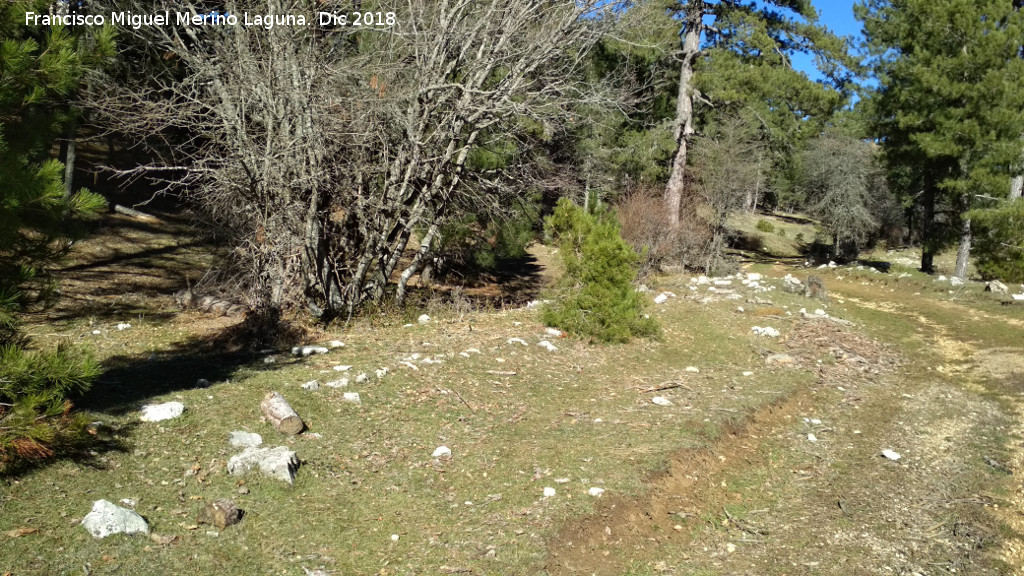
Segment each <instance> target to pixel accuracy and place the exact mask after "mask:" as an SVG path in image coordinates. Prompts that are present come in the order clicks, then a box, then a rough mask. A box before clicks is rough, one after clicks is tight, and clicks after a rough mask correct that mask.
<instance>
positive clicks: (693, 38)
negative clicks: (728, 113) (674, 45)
mask: <svg viewBox="0 0 1024 576" xmlns="http://www.w3.org/2000/svg"><path fill="white" fill-rule="evenodd" d="M703 17H704V2H703V0H694V1H691V2H689V3H688V4H687V13H686V17H685V18H686V21H685V22H684V24H683V27H684V34H683V54H682V64H680V67H679V94H678V96H677V100H676V121H675V142H676V152H675V154H674V155H673V156H672V167H671V171H670V172H669V179H668V185H666V186H665V209H666V210H667V211H668V221H669V226H670V227H671V228H673V229H675V228H678V227H679V209H680V205H681V204H682V201H683V189H684V188H685V186H686V157H687V152H688V145H689V139H690V136H692V135H693V65H694V63H695V62H696V61H697V57H698V56H699V55H700V33H701V31H702V30H703V28H704V23H703Z"/></svg>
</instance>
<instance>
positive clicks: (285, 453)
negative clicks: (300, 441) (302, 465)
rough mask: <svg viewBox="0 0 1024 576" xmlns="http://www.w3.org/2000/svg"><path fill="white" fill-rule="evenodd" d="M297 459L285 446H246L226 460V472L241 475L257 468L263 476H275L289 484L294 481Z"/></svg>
mask: <svg viewBox="0 0 1024 576" xmlns="http://www.w3.org/2000/svg"><path fill="white" fill-rule="evenodd" d="M298 467H299V459H298V457H297V456H296V455H295V452H293V451H291V450H289V449H288V447H287V446H277V447H276V448H257V447H249V448H246V449H245V450H244V451H243V452H242V453H241V454H236V455H234V456H232V457H231V459H230V460H228V473H229V474H232V475H234V476H242V475H244V474H247V473H248V472H250V471H251V470H259V471H260V473H262V474H263V475H264V476H269V477H271V478H276V479H278V480H282V481H284V482H287V483H289V484H292V483H294V482H295V471H296V470H297V469H298Z"/></svg>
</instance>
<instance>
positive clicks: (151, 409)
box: [141, 402, 185, 422]
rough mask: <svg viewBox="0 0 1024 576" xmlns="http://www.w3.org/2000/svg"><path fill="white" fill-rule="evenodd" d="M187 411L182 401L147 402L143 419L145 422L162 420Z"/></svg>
mask: <svg viewBox="0 0 1024 576" xmlns="http://www.w3.org/2000/svg"><path fill="white" fill-rule="evenodd" d="M183 412H185V405H184V404H182V403H181V402H164V403H163V404H146V405H145V406H143V407H142V416H141V419H142V421H143V422H160V421H162V420H170V419H172V418H177V417H178V416H181V415H182V413H183Z"/></svg>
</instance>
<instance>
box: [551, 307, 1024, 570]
mask: <svg viewBox="0 0 1024 576" xmlns="http://www.w3.org/2000/svg"><path fill="white" fill-rule="evenodd" d="M840 295H841V296H842V297H843V298H845V299H846V300H847V301H848V302H852V303H855V304H856V305H858V306H862V307H865V308H870V309H873V310H876V311H879V310H880V311H884V312H886V313H888V314H892V315H896V316H898V317H899V318H900V320H899V321H900V322H905V321H909V322H910V323H911V325H912V326H913V328H914V329H915V330H916V335H915V336H914V337H915V338H917V339H919V340H921V343H922V344H923V346H922V348H923V349H925V350H929V351H930V352H929V355H928V356H922V355H921V354H920V353H914V355H913V356H911V357H903V358H899V359H898V361H899V363H901V365H899V366H897V358H895V356H894V349H893V348H890V347H886V346H882V345H880V344H878V343H877V342H875V341H873V340H871V339H869V338H866V337H864V336H862V335H860V334H859V333H858V332H857V331H855V330H843V329H839V328H835V327H825V326H823V325H814V324H813V323H804V324H802V325H800V326H799V330H798V331H796V332H795V333H794V335H793V336H792V337H791V338H790V342H789V346H790V347H791V348H792V349H793V351H794V355H799V356H802V357H803V358H802V360H804V362H805V363H807V362H810V363H812V365H813V363H816V362H817V361H819V360H821V365H820V366H819V368H818V379H817V383H816V384H815V385H814V386H813V387H811V388H810V389H807V390H800V391H797V392H796V393H794V394H793V395H792V396H790V397H789V398H787V399H786V400H785V401H783V402H781V403H778V404H776V405H772V406H767V407H765V408H763V409H760V410H758V411H757V412H755V413H754V414H752V415H750V416H749V418H748V419H747V421H746V424H745V425H744V426H742V427H738V428H737V429H735V430H731V431H729V433H727V434H724V435H723V436H722V438H721V439H720V440H719V441H717V442H715V443H714V444H712V445H711V446H709V447H708V448H706V449H702V450H696V451H695V450H690V451H684V452H681V453H679V454H677V455H676V456H675V457H674V458H673V459H672V461H671V465H670V467H669V469H668V471H666V472H665V473H664V474H662V475H660V476H658V477H656V478H654V479H652V485H651V490H650V491H649V493H648V494H646V495H645V496H644V497H643V498H640V499H635V500H620V501H616V502H611V503H608V504H607V505H606V506H604V507H603V508H602V509H601V510H600V511H599V512H598V513H597V514H595V515H594V516H593V517H591V518H590V519H588V520H587V521H586V522H583V523H579V524H574V525H570V526H569V527H567V528H566V529H565V530H563V531H562V533H561V534H560V535H559V536H558V538H557V539H556V540H555V541H554V542H553V543H552V550H553V552H552V555H551V561H550V563H549V565H548V570H549V572H550V573H551V574H564V575H582V574H597V575H609V576H613V575H617V574H623V573H626V574H843V575H846V574H908V575H909V574H922V575H924V574H954V573H955V574H964V573H970V574H1008V573H1010V572H1011V570H1014V568H1012V567H1020V566H1024V556H1022V552H1021V551H1022V549H1024V546H1022V545H1021V543H1020V541H1019V540H1017V539H1015V538H1014V537H1012V536H1011V532H1009V531H1008V530H1006V528H1012V529H1013V530H1014V531H1015V532H1017V533H1022V532H1024V525H1022V523H1021V518H1024V516H1022V514H1021V510H1022V508H1021V506H1020V503H1021V502H1022V501H1024V498H1022V496H1024V491H1022V489H1021V488H1020V487H1019V486H1016V487H1015V488H1014V489H1013V490H1008V488H1009V487H1010V486H1011V484H1013V483H1012V482H1011V476H1010V473H1011V472H1010V471H1011V470H1021V465H1022V461H1024V458H1022V457H1021V451H1020V450H1019V449H1016V450H1007V447H1008V446H1009V445H1010V442H1009V441H1008V440H1007V438H1010V437H1016V438H1019V437H1020V435H1021V434H1022V433H1024V429H1022V428H1021V425H1020V424H1019V423H1020V422H1021V417H1022V415H1024V412H1021V410H1020V402H1019V397H1018V396H1017V395H1016V394H1017V393H1011V391H1010V390H1008V389H1005V387H1004V388H1000V387H999V385H997V384H996V382H997V381H998V382H1003V381H1004V380H1007V379H1010V378H1013V377H1015V376H1014V370H1015V368H1014V367H1013V366H1014V365H1013V364H1012V363H1011V364H1008V363H1007V358H1012V357H1016V358H1020V357H1021V356H1020V353H1021V350H1020V349H1004V348H998V347H992V348H988V347H979V346H977V345H972V344H970V343H967V342H966V339H965V338H961V337H959V336H960V335H959V334H957V333H956V332H955V331H954V328H953V327H951V326H947V325H946V324H944V323H942V322H941V321H936V320H934V319H933V318H930V317H929V316H927V315H926V312H925V310H926V309H927V306H928V305H929V304H931V303H932V302H931V301H928V302H922V303H921V308H918V307H917V306H914V305H912V304H908V303H906V302H900V301H891V302H882V303H879V302H876V301H872V300H869V299H867V298H865V297H863V296H865V295H862V294H854V293H850V294H842V293H841V294H840ZM940 306H943V307H945V308H947V309H948V310H949V311H950V312H951V313H952V314H953V315H955V316H959V317H966V318H970V319H971V320H972V321H982V322H984V321H993V320H997V319H998V320H1004V319H1003V318H999V317H992V315H991V314H986V313H983V312H979V311H976V310H973V309H970V308H968V307H966V306H962V305H959V304H956V303H949V302H944V303H942V304H940ZM961 308H962V309H961ZM1014 322H1016V320H1014V319H1005V323H1006V324H1008V325H1011V326H1012V325H1013V323H1014ZM1021 364H1022V365H1024V362H1021ZM986 367H987V368H986ZM1016 374H1017V377H1019V374H1020V372H1017V373H1016ZM1021 389H1024V386H1021ZM994 390H1003V391H1004V393H1002V394H998V393H993V391H994ZM882 450H892V451H894V452H896V453H898V454H899V455H900V459H899V460H898V461H892V460H889V459H887V458H885V457H883V456H882V454H881V453H882ZM1011 492H1012V493H1011ZM1013 573H1014V574H1024V571H1022V570H1021V569H1020V568H1017V569H1016V571H1014V572H1013Z"/></svg>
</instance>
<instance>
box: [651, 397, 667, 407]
mask: <svg viewBox="0 0 1024 576" xmlns="http://www.w3.org/2000/svg"><path fill="white" fill-rule="evenodd" d="M651 402H652V403H653V404H657V405H658V406H672V401H671V400H669V399H668V398H665V397H664V396H655V397H654V398H651Z"/></svg>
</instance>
